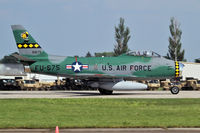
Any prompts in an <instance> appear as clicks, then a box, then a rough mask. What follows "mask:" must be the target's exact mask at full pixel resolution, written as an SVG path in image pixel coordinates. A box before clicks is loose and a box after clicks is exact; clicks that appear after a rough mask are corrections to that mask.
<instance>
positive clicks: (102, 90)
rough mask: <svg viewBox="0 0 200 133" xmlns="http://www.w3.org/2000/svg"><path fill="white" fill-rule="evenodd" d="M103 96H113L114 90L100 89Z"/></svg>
mask: <svg viewBox="0 0 200 133" xmlns="http://www.w3.org/2000/svg"><path fill="white" fill-rule="evenodd" d="M98 90H99V92H100V94H101V95H112V93H113V91H112V90H105V89H101V88H99V89H98Z"/></svg>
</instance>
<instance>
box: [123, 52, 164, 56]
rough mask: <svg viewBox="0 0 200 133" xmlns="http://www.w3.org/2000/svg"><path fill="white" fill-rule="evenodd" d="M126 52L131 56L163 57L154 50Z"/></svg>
mask: <svg viewBox="0 0 200 133" xmlns="http://www.w3.org/2000/svg"><path fill="white" fill-rule="evenodd" d="M126 54H127V55H131V56H145V57H161V56H160V55H159V54H157V53H156V52H153V51H129V52H128V53H126Z"/></svg>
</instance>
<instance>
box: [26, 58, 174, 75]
mask: <svg viewBox="0 0 200 133" xmlns="http://www.w3.org/2000/svg"><path fill="white" fill-rule="evenodd" d="M28 57H29V58H31V59H33V60H37V61H36V62H35V63H33V64H32V65H31V66H30V68H31V71H32V72H36V73H45V74H51V75H63V76H87V77H90V76H97V77H102V76H103V77H128V78H169V77H174V76H175V64H174V62H173V61H171V60H167V59H164V58H162V57H143V56H131V55H121V56H118V57H80V58H75V57H60V56H51V55H46V56H45V57H44V56H43V57H42V58H41V57H40V56H36V57H33V56H32V57H30V56H28ZM76 62H78V63H79V64H80V65H79V67H80V70H75V67H73V64H74V65H75V64H76ZM84 66H85V68H83V67H84Z"/></svg>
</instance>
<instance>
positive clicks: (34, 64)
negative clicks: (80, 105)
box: [12, 25, 179, 79]
mask: <svg viewBox="0 0 200 133" xmlns="http://www.w3.org/2000/svg"><path fill="white" fill-rule="evenodd" d="M12 30H13V34H14V37H15V40H16V44H17V47H18V49H19V53H20V55H21V56H22V57H25V58H27V59H28V62H29V64H30V68H31V71H32V72H35V73H44V74H49V75H62V76H68V77H70V76H79V77H81V76H82V77H83V78H84V77H113V78H123V77H124V78H136V79H137V78H149V79H152V78H157V79H159V78H171V77H175V74H176V76H178V74H179V68H178V67H177V68H176V69H175V63H174V61H171V60H167V59H165V58H163V57H161V56H135V55H131V54H123V55H121V56H117V57H80V58H75V57H61V56H52V55H49V54H47V53H46V52H45V51H44V50H43V49H42V48H41V46H40V45H39V44H38V43H37V42H36V41H35V40H34V38H33V37H32V36H31V35H30V34H29V33H28V32H27V30H26V29H25V28H24V27H23V26H21V25H12ZM30 60H31V63H30Z"/></svg>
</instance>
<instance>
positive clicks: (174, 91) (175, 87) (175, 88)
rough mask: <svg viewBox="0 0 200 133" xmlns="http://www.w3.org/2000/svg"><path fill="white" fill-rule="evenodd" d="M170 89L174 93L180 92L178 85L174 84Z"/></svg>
mask: <svg viewBox="0 0 200 133" xmlns="http://www.w3.org/2000/svg"><path fill="white" fill-rule="evenodd" d="M170 91H171V93H172V94H178V93H179V88H178V87H177V86H173V87H172V88H171V89H170Z"/></svg>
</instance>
